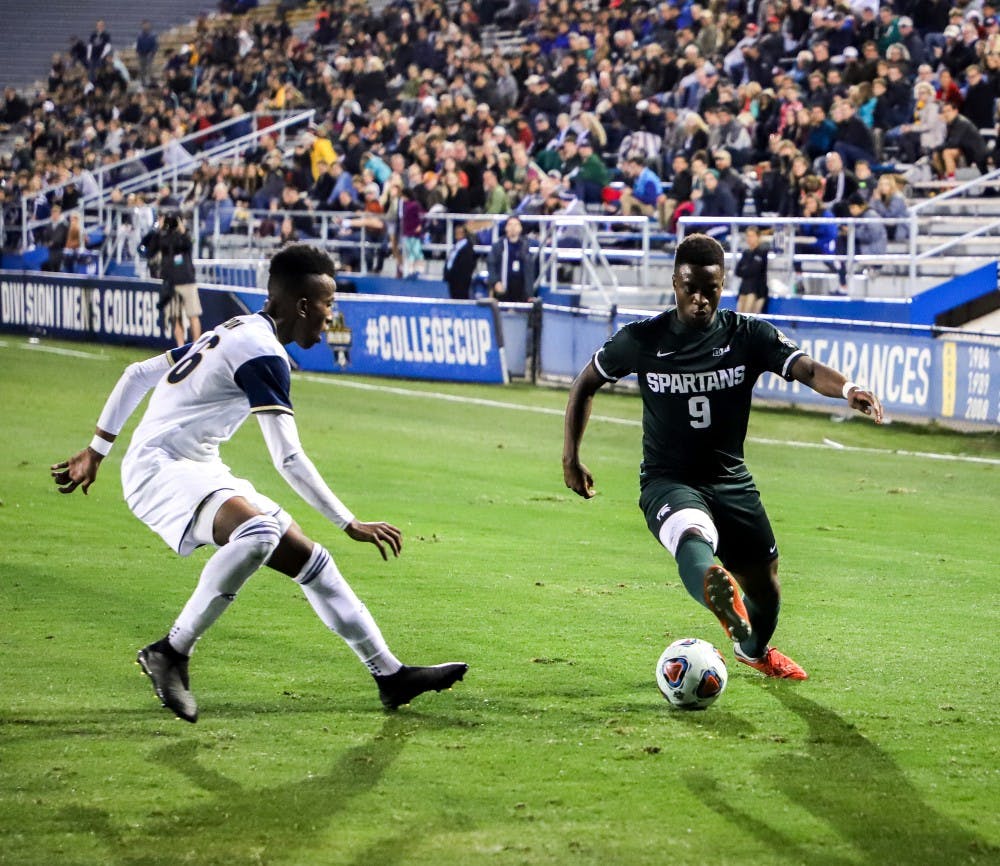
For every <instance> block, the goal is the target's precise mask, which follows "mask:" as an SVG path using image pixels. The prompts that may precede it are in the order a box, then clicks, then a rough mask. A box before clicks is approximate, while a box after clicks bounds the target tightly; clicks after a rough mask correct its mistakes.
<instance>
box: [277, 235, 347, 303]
mask: <svg viewBox="0 0 1000 866" xmlns="http://www.w3.org/2000/svg"><path fill="white" fill-rule="evenodd" d="M323 275H325V276H328V277H336V275H337V267H336V265H335V264H334V263H333V259H331V258H330V256H329V255H327V253H326V252H325V251H324V250H321V249H319V247H313V246H310V245H309V244H291V245H289V246H287V247H285V248H284V249H283V250H281V252H279V253H276V254H275V255H274V257H273V258H272V259H271V268H270V271H269V273H268V277H267V293H268V295H269V296H271V297H274V296H275V295H280V294H292V293H295V292H300V293H301V292H303V291H304V292H306V293H308V292H309V288H308V287H307V283H308V282H309V279H308V278H309V277H312V276H323Z"/></svg>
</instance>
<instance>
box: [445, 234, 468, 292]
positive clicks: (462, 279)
mask: <svg viewBox="0 0 1000 866" xmlns="http://www.w3.org/2000/svg"><path fill="white" fill-rule="evenodd" d="M475 271H476V251H475V250H474V249H473V247H472V241H471V240H470V239H469V237H468V234H467V231H466V228H465V223H455V245H454V246H453V247H452V248H451V251H450V252H449V253H448V258H447V259H445V262H444V281H445V282H446V283H447V284H448V295H449V296H450V297H451V298H452V299H453V300H464V301H467V300H469V298H470V297H471V296H472V295H471V292H472V275H473V274H474V273H475Z"/></svg>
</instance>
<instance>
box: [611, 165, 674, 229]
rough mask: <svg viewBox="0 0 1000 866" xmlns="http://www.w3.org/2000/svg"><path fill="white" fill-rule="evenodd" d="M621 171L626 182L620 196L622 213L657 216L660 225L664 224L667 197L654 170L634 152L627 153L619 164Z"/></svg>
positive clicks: (626, 214) (665, 221)
mask: <svg viewBox="0 0 1000 866" xmlns="http://www.w3.org/2000/svg"><path fill="white" fill-rule="evenodd" d="M621 172H622V175H623V177H624V179H625V183H626V188H625V189H624V190H623V191H622V196H621V211H622V214H624V215H625V216H658V217H659V220H660V225H661V226H665V225H666V223H667V215H666V213H665V210H664V209H665V207H666V202H667V197H666V196H665V195H664V194H663V191H662V187H663V183H662V181H661V180H660V178H659V177H658V176H657V174H656V172H655V171H653V170H652V169H651V168H650V167H649V166H647V165H646V164H645V163H644V162H643V161H642V158H641V157H639V156H637V155H636V154H629V155H628V156H627V157H626V158H625V160H624V161H623V162H622V164H621Z"/></svg>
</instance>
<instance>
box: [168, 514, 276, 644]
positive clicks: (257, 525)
mask: <svg viewBox="0 0 1000 866" xmlns="http://www.w3.org/2000/svg"><path fill="white" fill-rule="evenodd" d="M279 541H281V527H280V526H279V524H278V521H277V520H276V519H275V518H274V517H272V516H271V515H269V514H257V515H255V516H254V517H251V518H250V519H249V520H248V521H246V522H245V523H241V524H240V525H239V526H237V527H236V529H234V530H233V533H232V535H230V536H229V542H228V543H227V544H225V545H223V546H222V547H220V548H219V549H218V550H217V551H216V552H215V553H214V554H212V557H211V559H209V560H208V562H206V563H205V567H204V569H202V572H201V577H200V578H199V580H198V586H197V588H196V589H195V591H194V593H193V594H192V595H191V598H189V599H188V602H187V604H185V605H184V609H183V610H182V611H181V613H180V616H178V617H177V620H176V621H175V622H174V624H173V627H172V628H171V629H170V635H169V640H170V645H171V646H172V647H173V648H174V649H175V650H177V652H179V653H183V654H184V655H191V652H192V651H193V650H194V645H195V644H196V643H197V641H198V638H200V637H201V636H202V635H203V634H204V633H205V632H206V631H208V628H209V626H211V625H212V623H213V622H215V621H216V620H217V619H218V618H219V617H220V616H222V614H223V613H225V610H226V608H227V607H229V605H230V604H232V602H233V599H234V598H236V593H237V592H239V591H240V587H242V586H243V584H244V583H246V581H247V579H248V578H249V577H250V575H251V574H253V573H254V572H255V571H256V570H257V569H258V568H260V567H261V566H262V565H263V564H264V563H265V562H267V559H268V557H269V556H270V555H271V553H272V552H273V551H274V548H276V547H277V546H278V542H279Z"/></svg>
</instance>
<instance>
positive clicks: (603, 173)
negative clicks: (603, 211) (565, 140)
mask: <svg viewBox="0 0 1000 866" xmlns="http://www.w3.org/2000/svg"><path fill="white" fill-rule="evenodd" d="M579 153H580V160H581V162H580V168H579V170H578V171H577V173H576V175H575V176H574V177H573V192H574V193H575V194H576V196H577V197H579V198H580V199H582V200H583V203H584V204H600V202H601V193H602V192H603V191H604V187H606V186H607V185H608V167H607V166H606V165H605V164H604V160H603V159H601V157H600V156H598V155H597V154H596V153H594V142H593V141H591V140H590V136H589V135H588V136H586V137H585V138H584V139H582V140H581V141H580V143H579Z"/></svg>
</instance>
